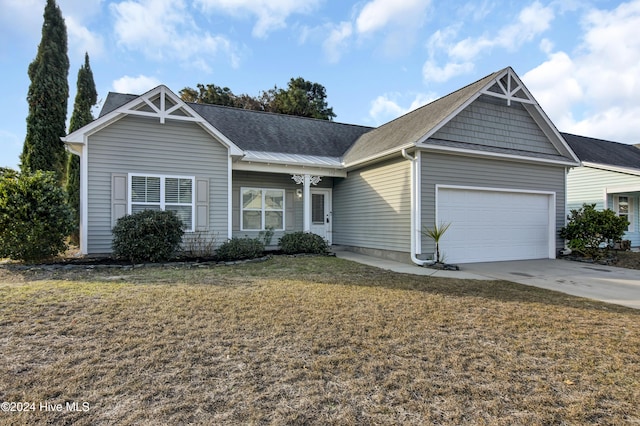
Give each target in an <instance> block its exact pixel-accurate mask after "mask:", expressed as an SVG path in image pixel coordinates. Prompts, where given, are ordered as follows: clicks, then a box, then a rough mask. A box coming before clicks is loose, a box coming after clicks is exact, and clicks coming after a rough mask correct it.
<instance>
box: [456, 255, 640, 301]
mask: <svg viewBox="0 0 640 426" xmlns="http://www.w3.org/2000/svg"><path fill="white" fill-rule="evenodd" d="M460 269H461V270H463V271H465V272H466V273H469V274H473V275H480V276H484V277H487V278H492V279H497V280H506V281H513V282H516V283H519V284H526V285H532V286H536V287H541V288H546V289H549V290H555V291H560V292H562V293H567V294H571V295H574V296H580V297H587V298H590V299H595V300H600V301H603V302H607V303H614V304H617V305H623V306H628V307H631V308H635V309H640V271H639V270H634V269H625V268H616V267H613V266H603V265H596V264H590V263H582V262H573V261H568V260H559V259H540V260H518V261H508V262H485V263H469V264H463V265H460Z"/></svg>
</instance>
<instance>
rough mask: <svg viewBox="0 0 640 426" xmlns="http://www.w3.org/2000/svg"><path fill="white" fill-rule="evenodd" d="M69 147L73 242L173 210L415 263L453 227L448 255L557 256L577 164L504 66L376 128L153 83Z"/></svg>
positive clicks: (211, 222)
mask: <svg viewBox="0 0 640 426" xmlns="http://www.w3.org/2000/svg"><path fill="white" fill-rule="evenodd" d="M63 141H64V142H65V144H66V146H67V147H68V150H69V151H71V152H72V153H74V154H76V155H79V156H80V159H81V172H80V173H81V190H80V191H81V212H80V217H81V238H80V240H81V251H82V253H87V254H98V253H100V254H102V253H109V252H110V251H111V241H112V235H111V229H112V227H113V225H114V224H115V222H116V220H117V219H118V218H119V217H121V216H123V215H125V214H130V213H134V212H136V211H139V210H142V209H147V208H154V209H167V210H173V211H176V212H177V213H178V215H179V216H180V217H181V218H182V219H183V221H184V223H185V227H186V231H187V238H189V237H193V236H196V235H198V236H199V237H200V238H202V237H203V236H204V237H208V238H214V237H215V238H216V241H217V243H218V244H219V243H222V242H224V241H226V240H227V239H229V238H232V237H244V236H248V237H255V236H258V234H259V232H260V231H264V230H265V229H266V228H273V229H274V230H275V235H274V241H277V238H279V237H280V236H282V235H283V234H284V233H287V232H293V231H299V230H302V231H308V232H314V233H317V234H319V235H322V236H323V237H324V238H326V239H327V240H328V241H329V243H331V244H335V245H341V246H345V247H346V248H348V249H351V250H355V251H361V252H365V253H369V254H373V255H378V256H384V257H389V258H395V259H399V260H403V261H407V262H410V261H413V262H415V263H417V264H423V263H424V262H423V260H424V259H429V258H432V256H433V253H434V251H435V245H434V242H433V241H432V240H430V239H429V238H427V237H425V236H423V235H422V233H421V230H422V229H423V228H424V227H433V226H434V225H436V224H441V223H450V224H451V226H450V228H449V230H448V231H447V232H446V234H445V236H444V237H443V240H442V241H441V251H442V253H443V254H444V256H445V260H446V261H448V262H459V263H463V262H480V261H499V260H515V259H535V258H554V257H555V256H556V253H557V251H558V250H559V249H561V248H562V247H563V245H564V241H562V239H561V238H559V236H558V230H559V228H561V227H562V226H563V225H564V223H565V222H564V221H565V213H566V194H565V185H566V176H567V173H568V171H569V169H570V168H572V167H575V166H578V165H579V164H580V162H579V160H578V158H577V157H576V155H575V154H574V153H573V151H572V150H571V148H570V147H569V146H568V145H567V143H566V142H565V140H564V138H563V137H562V136H561V134H560V133H559V132H558V130H557V129H556V128H555V126H554V125H553V123H552V122H551V121H550V120H549V118H548V117H547V115H546V114H545V113H544V111H543V110H542V109H541V108H540V106H539V105H538V103H537V102H536V100H535V99H534V98H533V96H532V95H531V93H530V92H529V90H528V89H527V88H526V87H525V85H524V84H523V83H522V81H521V80H520V78H519V77H518V76H517V75H516V73H515V72H514V71H513V69H511V68H510V67H508V68H504V69H502V70H500V71H497V72H495V73H492V74H490V75H488V76H486V77H484V78H482V79H480V80H478V81H476V82H474V83H471V84H469V85H468V86H465V87H463V88H461V89H459V90H457V91H455V92H453V93H451V94H449V95H447V96H444V97H442V98H440V99H438V100H436V101H434V102H431V103H430V104H428V105H425V106H423V107H421V108H418V109H416V110H414V111H411V112H409V113H407V114H405V115H403V116H401V117H399V118H397V119H395V120H393V121H391V122H389V123H387V124H384V125H382V126H380V127H377V128H371V127H364V126H357V125H349V124H341V123H336V122H330V121H323V120H314V119H308V118H301V117H295V116H288V115H279V114H271V113H264V112H256V111H249V110H243V109H235V108H228V107H223V106H216V105H205V104H195V103H185V102H183V101H182V100H181V99H180V98H179V97H178V96H177V95H176V94H175V93H173V92H172V91H171V90H169V89H168V88H167V87H165V86H159V87H156V88H155V89H153V90H151V91H149V92H147V93H145V94H143V95H128V94H118V93H110V94H109V96H108V97H107V99H106V101H105V104H104V106H103V109H102V111H101V114H100V116H99V118H97V119H96V120H95V121H93V122H92V123H90V124H88V125H86V126H84V127H83V128H81V129H79V130H77V131H75V132H73V133H71V134H69V135H68V136H66V137H65V138H63Z"/></svg>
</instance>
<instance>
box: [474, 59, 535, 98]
mask: <svg viewBox="0 0 640 426" xmlns="http://www.w3.org/2000/svg"><path fill="white" fill-rule="evenodd" d="M482 93H483V94H485V95H489V96H493V97H496V98H501V99H506V100H507V105H509V106H511V102H512V101H516V102H521V103H525V104H536V101H535V99H533V96H531V94H530V93H529V91H528V90H527V88H526V87H525V86H524V84H522V81H520V79H519V78H518V76H517V75H516V74H515V72H513V70H512V69H511V68H508V69H507V70H506V73H505V74H504V75H503V76H502V77H498V78H497V79H496V81H495V83H494V84H493V85H491V86H489V87H488V88H487V89H485V90H483V91H482Z"/></svg>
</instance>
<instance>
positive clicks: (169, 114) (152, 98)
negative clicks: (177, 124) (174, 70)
mask: <svg viewBox="0 0 640 426" xmlns="http://www.w3.org/2000/svg"><path fill="white" fill-rule="evenodd" d="M137 100H138V102H136V103H133V104H132V103H129V104H127V105H125V106H123V107H121V108H119V109H118V112H121V113H125V114H131V115H139V116H144V117H156V118H158V119H159V120H160V123H161V124H164V123H165V121H166V120H167V119H168V118H170V119H172V120H180V121H198V122H201V121H203V120H202V118H201V117H198V116H197V115H195V114H194V113H193V112H192V111H190V108H188V107H187V106H186V104H185V103H184V102H183V101H182V100H181V99H180V98H178V97H177V96H176V95H175V94H174V93H173V92H172V91H171V90H169V89H168V88H167V87H166V86H158V87H157V88H156V89H154V90H151V91H150V92H147V93H145V94H144V95H142V96H140V97H139V98H138V99H137Z"/></svg>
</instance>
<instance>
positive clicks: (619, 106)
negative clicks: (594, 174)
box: [523, 0, 640, 143]
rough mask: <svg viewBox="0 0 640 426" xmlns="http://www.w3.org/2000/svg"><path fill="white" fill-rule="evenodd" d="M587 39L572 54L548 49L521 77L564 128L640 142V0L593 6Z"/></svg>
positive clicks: (585, 24) (586, 22)
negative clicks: (610, 6) (601, 7)
mask: <svg viewBox="0 0 640 426" xmlns="http://www.w3.org/2000/svg"><path fill="white" fill-rule="evenodd" d="M582 24H583V29H584V36H583V43H582V45H581V46H580V49H578V50H576V51H575V52H573V53H565V52H555V53H553V52H550V51H549V50H545V49H549V46H548V45H541V48H542V49H543V51H545V52H546V53H547V54H548V60H547V61H546V62H544V63H543V64H541V65H539V66H538V67H536V68H534V69H532V70H531V71H529V72H528V73H526V74H525V75H524V76H523V80H524V81H525V84H526V85H527V87H529V89H530V90H531V92H532V93H533V95H534V96H535V97H536V99H537V100H538V101H539V103H540V105H541V106H542V108H543V109H544V110H545V111H546V112H547V113H548V115H549V116H550V117H551V120H553V121H554V123H555V124H556V125H557V127H558V128H559V129H560V130H563V131H568V132H574V133H578V134H583V135H587V136H593V137H600V138H605V139H613V140H618V141H622V142H634V143H638V142H640V120H638V117H639V116H640V105H638V99H640V80H638V76H639V75H640V38H639V37H638V36H637V32H638V31H637V29H638V28H640V0H634V1H632V2H628V3H623V4H621V5H619V6H618V7H617V8H615V9H613V10H597V9H594V10H591V11H590V12H588V13H587V14H586V15H585V18H584V20H583V23H582Z"/></svg>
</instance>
